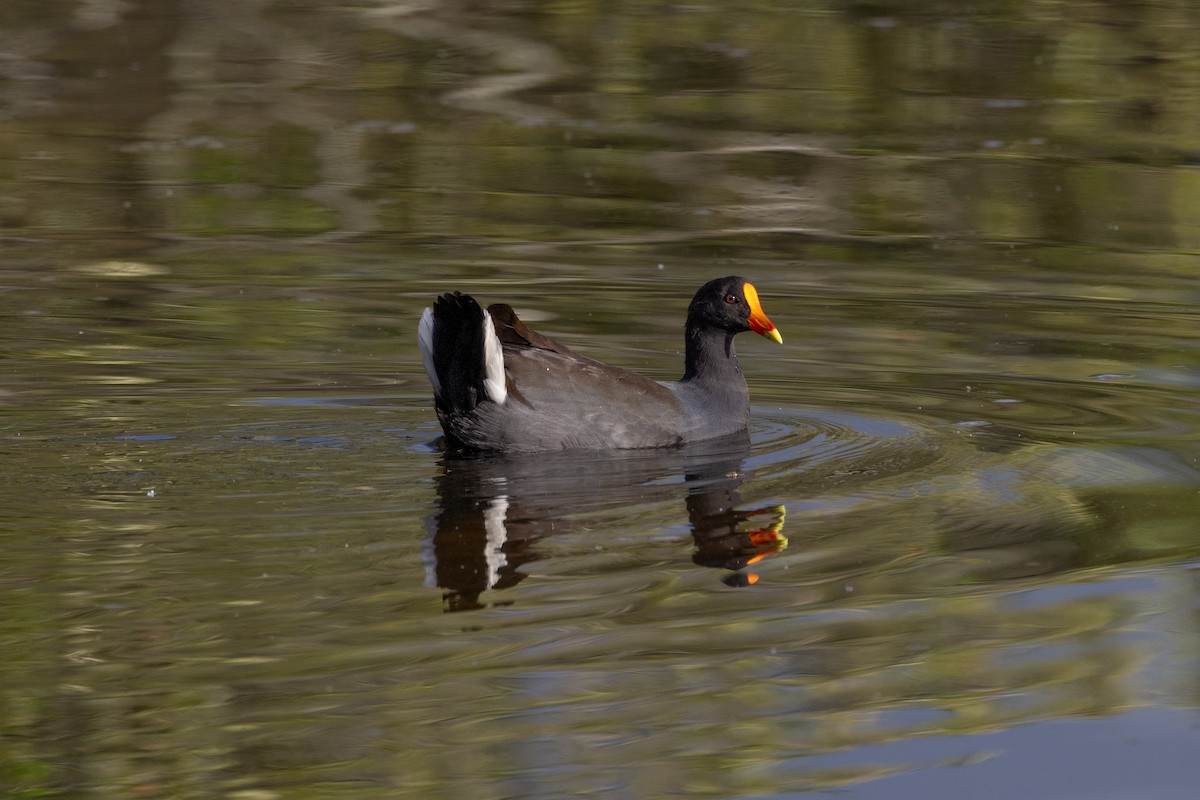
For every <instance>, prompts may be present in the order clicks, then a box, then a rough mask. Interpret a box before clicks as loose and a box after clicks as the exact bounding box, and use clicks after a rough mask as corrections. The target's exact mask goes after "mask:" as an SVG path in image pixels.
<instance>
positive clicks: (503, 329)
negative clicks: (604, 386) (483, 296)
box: [488, 303, 578, 356]
mask: <svg viewBox="0 0 1200 800" xmlns="http://www.w3.org/2000/svg"><path fill="white" fill-rule="evenodd" d="M488 314H490V315H491V316H492V325H493V326H494V327H495V329H496V335H497V336H499V337H500V342H501V343H502V344H506V345H513V346H516V347H536V348H538V349H539V350H549V351H551V352H552V353H562V354H563V355H565V356H575V355H578V354H577V353H576V352H575V351H573V350H572V349H571V348H569V347H567V346H566V345H564V344H559V343H558V342H556V341H554V340H553V339H551V338H550V337H549V336H545V335H543V334H540V333H538V332H537V331H535V330H533V329H532V328H530V327H529V326H528V325H526V324H525V323H524V322H522V321H521V320H520V319H518V318H517V312H515V311H513V310H512V306H510V305H509V304H508V303H492V304H491V305H490V306H488Z"/></svg>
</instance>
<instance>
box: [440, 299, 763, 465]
mask: <svg viewBox="0 0 1200 800" xmlns="http://www.w3.org/2000/svg"><path fill="white" fill-rule="evenodd" d="M743 331H754V332H755V333H758V334H759V335H761V336H764V337H766V338H768V339H773V340H775V341H776V342H779V343H782V342H783V337H782V336H780V335H779V331H778V330H776V328H775V326H774V324H772V323H771V320H769V319H768V318H767V316H766V314H764V313H763V310H762V307H761V306H760V305H759V301H758V292H757V290H755V288H754V286H753V285H752V284H751V283H750V282H749V281H747V280H746V279H745V278H740V277H737V276H730V277H727V278H718V279H716V280H713V281H709V282H708V283H706V284H704V286H702V287H700V290H699V291H698V292H696V296H695V297H694V298H692V302H691V305H690V306H688V313H687V323H686V325H685V326H684V332H685V333H684V337H685V338H684V341H685V349H684V373H683V378H681V379H680V380H678V381H655V380H651V379H650V378H647V377H645V376H643V375H639V374H638V373H636V372H632V371H630V370H627V369H621V368H619V367H610V366H608V365H606V364H602V363H600V362H599V361H595V360H593V359H591V358H588V357H586V356H583V355H580V354H579V353H576V352H574V351H572V350H570V349H569V348H567V347H565V346H563V345H561V344H559V343H558V342H556V341H554V340H553V339H550V338H549V337H547V336H543V335H542V334H540V333H537V332H536V331H533V330H531V329H530V328H529V327H528V326H526V325H525V323H523V322H521V320H519V319H518V318H517V315H516V313H514V312H513V310H512V308H511V307H509V306H508V305H505V304H503V303H497V304H495V305H492V306H489V307H488V309H487V311H486V312H484V310H483V309H482V308H480V306H479V304H478V303H477V302H475V300H474V298H472V297H470V296H469V295H465V294H462V293H460V292H450V293H447V294H443V295H441V296H440V297H439V298H438V299H437V300H436V301H435V302H434V304H433V308H432V309H428V308H427V309H425V313H424V315H423V316H422V317H421V322H420V325H419V326H418V343H419V346H420V350H421V359H422V361H423V362H424V365H425V372H426V373H427V374H428V375H429V380H430V382H431V383H432V384H433V396H434V403H435V406H436V408H437V415H438V419H439V420H440V421H441V423H442V429H443V430H444V431H445V433H446V441H447V445H448V446H449V447H451V448H455V449H465V450H475V451H497V452H505V453H527V452H539V451H547V450H568V449H591V450H598V449H604V450H609V449H631V448H648V447H670V446H674V445H680V444H683V443H685V442H690V441H696V440H700V439H711V438H715V437H718V436H725V435H728V434H732V433H737V432H739V431H742V430H745V428H746V425H747V421H748V418H749V411H750V391H749V389H748V388H747V386H746V379H745V378H744V377H743V376H742V371H741V369H740V368H739V367H738V360H737V354H736V353H735V352H734V348H733V337H734V336H735V335H737V334H739V333H741V332H743Z"/></svg>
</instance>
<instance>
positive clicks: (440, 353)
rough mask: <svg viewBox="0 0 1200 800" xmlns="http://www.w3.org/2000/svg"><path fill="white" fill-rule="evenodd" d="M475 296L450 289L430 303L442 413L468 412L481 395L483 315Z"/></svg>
mask: <svg viewBox="0 0 1200 800" xmlns="http://www.w3.org/2000/svg"><path fill="white" fill-rule="evenodd" d="M484 313H485V312H484V310H483V309H482V308H481V307H480V306H479V303H477V302H475V298H473V297H471V296H470V295H466V294H463V293H462V292H449V293H447V294H443V295H442V296H441V297H439V298H438V299H437V300H436V301H434V304H433V366H434V371H435V372H436V373H437V376H438V382H439V383H440V384H441V392H439V393H438V395H437V398H436V400H437V406H438V409H439V410H440V411H442V412H444V413H450V414H463V413H466V412H469V411H471V410H472V409H474V408H475V406H476V405H478V404H479V401H480V400H481V399H482V398H483V397H484V386H483V380H484V377H485V374H484V359H483V315H484Z"/></svg>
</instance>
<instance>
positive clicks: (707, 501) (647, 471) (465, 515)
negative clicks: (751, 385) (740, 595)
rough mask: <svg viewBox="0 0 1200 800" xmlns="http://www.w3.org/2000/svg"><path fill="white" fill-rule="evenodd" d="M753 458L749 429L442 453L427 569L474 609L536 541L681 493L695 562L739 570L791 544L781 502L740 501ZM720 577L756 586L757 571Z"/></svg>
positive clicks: (454, 600) (531, 556) (515, 570)
mask: <svg viewBox="0 0 1200 800" xmlns="http://www.w3.org/2000/svg"><path fill="white" fill-rule="evenodd" d="M749 455H750V441H749V439H748V438H747V437H745V436H734V437H731V438H728V439H720V440H716V441H711V442H702V443H698V444H696V445H692V446H689V447H687V448H684V449H682V450H675V449H670V450H665V451H646V452H631V453H607V454H606V453H551V454H545V455H541V454H539V455H536V456H496V455H476V456H470V455H448V456H446V457H445V458H444V460H443V461H442V465H441V466H442V472H441V474H440V475H439V476H438V479H437V494H438V505H439V510H438V511H437V513H436V514H435V515H434V516H433V517H432V518H431V520H430V522H429V524H428V526H427V527H428V528H429V539H428V541H427V543H426V549H425V552H426V553H427V563H426V568H427V570H428V571H429V573H430V575H431V578H432V580H433V582H435V583H436V585H437V586H439V587H442V588H443V589H445V590H446V591H447V595H446V601H447V604H448V608H449V609H450V610H455V611H457V610H463V609H470V608H479V607H480V605H479V597H480V595H481V594H482V593H483V592H484V591H487V590H493V591H494V590H501V589H506V588H508V587H510V586H513V585H515V584H516V583H518V582H519V581H520V580H521V579H522V578H523V577H524V574H523V573H522V572H521V566H522V565H523V564H525V563H527V562H530V561H534V560H537V558H538V556H537V543H538V542H539V540H541V539H544V538H546V537H548V536H554V535H556V534H566V533H570V532H572V531H573V530H576V531H577V530H579V529H587V528H596V527H600V526H601V525H602V524H604V522H603V521H602V520H607V521H609V522H611V521H612V516H613V515H614V514H616V515H620V516H622V517H623V516H626V515H628V514H630V512H631V510H632V509H636V508H638V507H641V508H643V509H646V510H647V511H648V510H649V509H650V508H652V507H654V506H656V505H662V504H664V503H666V502H669V501H671V500H673V499H676V498H678V497H679V496H680V495H681V494H683V495H684V497H685V505H686V509H687V517H688V520H689V524H690V528H691V534H692V537H693V539H694V541H695V544H696V552H695V555H694V556H693V560H694V561H695V562H696V563H698V564H703V565H705V566H713V567H724V568H727V569H730V570H737V569H740V568H742V567H744V566H746V565H747V564H750V563H753V562H756V561H759V560H761V559H762V558H764V557H765V556H767V555H769V554H771V553H774V552H777V551H779V550H782V549H783V548H784V547H786V546H787V540H786V538H785V537H784V536H783V535H782V534H781V533H780V529H781V528H782V522H783V520H782V516H783V514H784V513H785V511H784V508H783V506H781V505H780V506H768V507H763V508H757V509H745V510H744V509H742V508H741V505H742V499H741V496H740V494H739V493H738V487H739V486H740V485H741V483H742V480H743V478H744V475H743V472H742V470H743V469H744V463H745V461H746V459H747V458H748V457H749ZM680 482H682V486H681V485H680ZM768 517H772V518H771V519H768ZM598 518H602V519H598ZM752 520H753V521H755V524H754V525H751V524H749V523H750V522H751V521H752ZM649 524H650V525H653V524H654V523H653V521H650V523H649ZM726 581H727V582H730V583H734V584H738V585H740V584H744V583H753V582H756V581H757V576H755V575H753V574H750V575H737V576H730V577H728V578H726Z"/></svg>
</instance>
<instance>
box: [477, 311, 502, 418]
mask: <svg viewBox="0 0 1200 800" xmlns="http://www.w3.org/2000/svg"><path fill="white" fill-rule="evenodd" d="M483 372H484V378H483V388H484V389H485V390H487V395H488V397H489V398H491V400H492V402H493V403H496V404H497V405H504V401H505V400H507V399H508V387H507V386H505V382H504V349H503V348H502V347H501V346H500V337H499V336H497V335H496V327H495V326H494V325H492V315H491V314H489V313H487V312H486V311H484V312H483Z"/></svg>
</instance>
